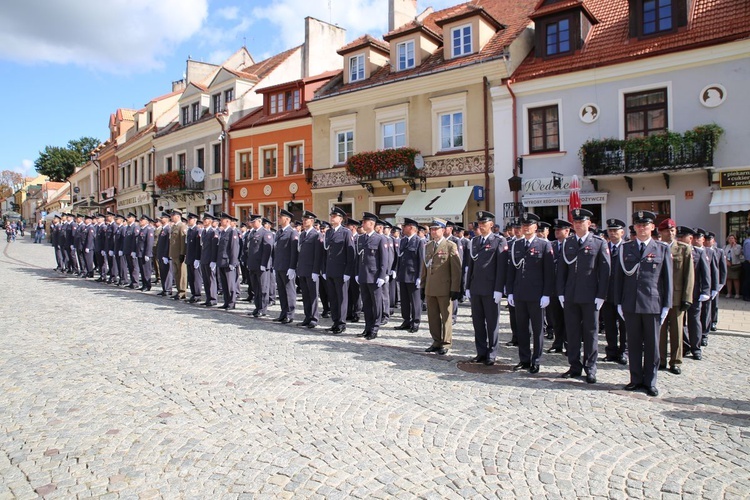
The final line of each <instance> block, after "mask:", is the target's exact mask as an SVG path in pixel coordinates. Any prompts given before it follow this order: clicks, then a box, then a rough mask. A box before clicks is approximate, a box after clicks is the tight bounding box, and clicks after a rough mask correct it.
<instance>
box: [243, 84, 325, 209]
mask: <svg viewBox="0 0 750 500" xmlns="http://www.w3.org/2000/svg"><path fill="white" fill-rule="evenodd" d="M334 74H335V73H326V74H322V75H318V76H315V77H309V78H304V79H301V80H296V81H293V82H289V83H284V84H280V85H275V86H273V87H266V88H264V89H261V90H258V93H259V94H263V106H261V107H260V108H258V109H257V110H255V111H254V112H252V113H250V114H249V115H247V116H246V117H244V118H243V119H241V120H239V121H238V122H237V123H235V124H234V125H232V126H231V127H230V129H229V199H230V204H229V207H230V211H231V213H232V215H234V216H235V217H238V218H239V219H240V221H241V222H245V221H246V220H247V216H248V215H249V214H251V213H258V214H261V215H263V216H264V217H267V218H268V219H269V220H271V221H273V222H274V224H275V222H276V220H277V217H278V213H279V210H281V209H285V210H289V211H290V212H292V213H293V214H294V216H295V219H300V218H301V216H302V212H303V211H304V210H312V191H311V174H312V165H311V162H312V118H311V117H310V112H309V111H308V109H307V105H306V103H307V101H308V100H310V99H312V98H313V94H314V92H315V90H317V89H318V88H320V87H321V86H322V85H324V84H325V83H327V82H328V80H330V78H331V77H332V76H333V75H334ZM318 215H319V216H321V215H322V216H323V217H325V215H326V214H318Z"/></svg>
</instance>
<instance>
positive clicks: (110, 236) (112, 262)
mask: <svg viewBox="0 0 750 500" xmlns="http://www.w3.org/2000/svg"><path fill="white" fill-rule="evenodd" d="M116 216H117V214H116V213H114V212H111V211H109V210H107V217H109V218H110V219H111V220H110V221H109V222H108V223H107V236H106V238H107V240H106V241H107V242H106V244H105V251H106V252H107V265H108V266H107V267H108V268H109V276H108V278H107V283H112V282H113V281H114V280H115V279H116V278H117V276H119V274H120V271H119V269H118V267H117V257H116V255H115V233H116V232H117V223H116V222H115V217H116Z"/></svg>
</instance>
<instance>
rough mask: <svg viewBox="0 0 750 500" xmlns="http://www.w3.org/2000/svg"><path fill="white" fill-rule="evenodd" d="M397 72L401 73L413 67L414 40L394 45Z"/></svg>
mask: <svg viewBox="0 0 750 500" xmlns="http://www.w3.org/2000/svg"><path fill="white" fill-rule="evenodd" d="M396 56H397V58H398V66H397V67H398V70H399V71H402V70H405V69H410V68H413V67H414V40H408V41H406V42H401V43H399V44H397V45H396Z"/></svg>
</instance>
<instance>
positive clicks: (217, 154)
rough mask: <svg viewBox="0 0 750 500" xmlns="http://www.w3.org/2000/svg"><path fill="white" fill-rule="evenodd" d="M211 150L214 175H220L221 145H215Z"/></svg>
mask: <svg viewBox="0 0 750 500" xmlns="http://www.w3.org/2000/svg"><path fill="white" fill-rule="evenodd" d="M211 150H212V152H213V153H212V155H211V156H212V157H213V162H214V173H215V174H220V173H221V143H216V144H212V145H211Z"/></svg>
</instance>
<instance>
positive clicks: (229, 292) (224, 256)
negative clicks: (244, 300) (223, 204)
mask: <svg viewBox="0 0 750 500" xmlns="http://www.w3.org/2000/svg"><path fill="white" fill-rule="evenodd" d="M236 220H237V219H235V218H234V217H232V216H231V215H229V214H227V213H224V212H222V213H221V224H222V227H220V228H219V245H218V247H217V249H216V268H217V271H218V274H219V279H220V280H221V289H222V290H223V291H224V295H223V297H224V304H223V305H222V306H220V307H221V308H222V309H234V308H235V307H236V304H237V287H236V286H235V283H236V281H237V272H238V271H239V269H238V267H239V264H240V263H239V258H240V236H239V234H238V232H239V231H237V230H236V229H234V228H233V227H232V226H231V225H230V222H231V221H236Z"/></svg>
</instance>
